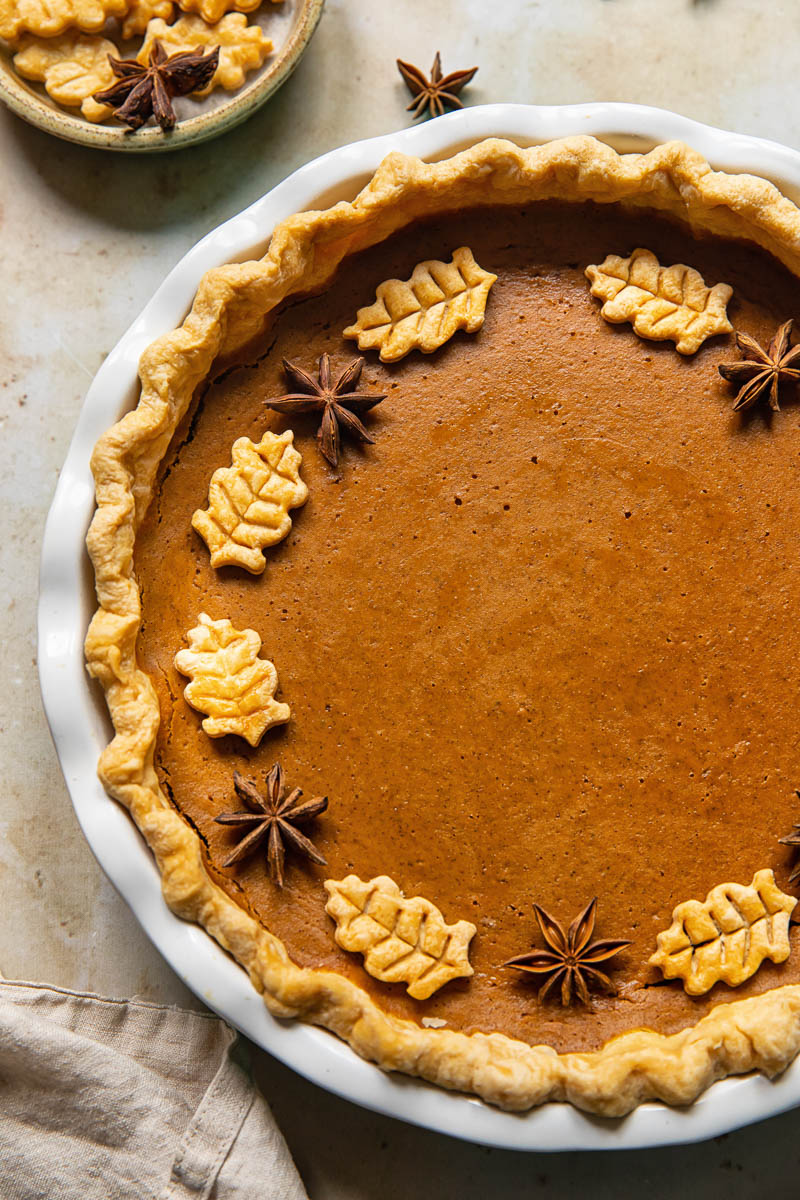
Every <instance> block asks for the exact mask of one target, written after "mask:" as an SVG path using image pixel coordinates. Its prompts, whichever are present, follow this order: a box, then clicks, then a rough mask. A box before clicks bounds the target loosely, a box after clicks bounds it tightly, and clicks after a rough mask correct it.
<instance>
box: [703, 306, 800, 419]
mask: <svg viewBox="0 0 800 1200" xmlns="http://www.w3.org/2000/svg"><path fill="white" fill-rule="evenodd" d="M793 324H794V322H793V321H786V322H785V323H784V324H783V325H781V327H780V329H779V330H778V331H777V333H776V334H775V336H774V338H773V339H772V341H771V342H770V344H769V348H768V349H767V350H764V349H762V347H761V346H759V344H758V342H757V341H756V340H755V338H751V337H750V335H749V334H747V333H737V334H736V345H737V346H738V347H739V349H740V350H741V352H742V354H743V355H745V358H744V359H743V360H742V362H737V363H723V364H722V366H720V367H719V368H718V369H719V373H720V375H721V376H722V378H723V379H727V380H728V381H729V382H730V383H735V384H738V385H740V386H741V385H742V384H744V387H742V388H741V391H740V392H739V394H738V395H737V397H736V403H735V404H734V406H733V411H734V412H741V411H744V409H747V408H751V407H752V405H754V404H755V402H756V401H757V400H760V399H761V397H762V396H768V397H769V406H770V408H771V409H772V410H773V412H779V411H780V404H779V403H778V389H779V387H780V385H781V384H782V383H794V384H796V383H797V381H798V380H799V379H800V346H790V344H789V342H790V337H791V333H792V325H793Z"/></svg>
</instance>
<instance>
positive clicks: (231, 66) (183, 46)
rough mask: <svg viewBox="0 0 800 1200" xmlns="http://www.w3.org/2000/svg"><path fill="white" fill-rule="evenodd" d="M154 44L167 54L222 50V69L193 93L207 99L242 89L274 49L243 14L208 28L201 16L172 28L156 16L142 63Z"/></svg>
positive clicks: (182, 20) (190, 16)
mask: <svg viewBox="0 0 800 1200" xmlns="http://www.w3.org/2000/svg"><path fill="white" fill-rule="evenodd" d="M126 2H127V0H126ZM155 41H159V42H160V43H161V45H162V46H163V47H164V49H165V50H166V51H167V53H168V54H179V53H181V52H184V51H185V52H188V51H190V50H191V51H195V52H196V53H199V51H200V50H201V48H203V47H212V48H217V47H218V48H219V66H218V67H217V70H216V71H215V73H214V76H213V78H212V79H211V81H210V82H209V83H208V84H207V85H206V86H205V87H202V88H200V89H199V90H198V91H196V92H194V95H195V96H207V95H208V93H209V92H213V91H215V90H216V89H217V88H224V89H225V90H226V91H229V92H230V91H235V90H236V88H240V87H241V86H242V84H243V83H244V80H245V76H246V75H247V73H248V71H254V70H255V69H256V67H260V66H261V64H262V63H263V61H264V59H265V58H266V57H267V56H268V55H269V54H271V53H272V48H273V47H272V40H271V39H270V38H268V37H267V35H266V34H265V33H264V30H263V29H262V28H261V26H260V25H248V23H247V17H246V16H245V15H244V13H240V12H232V13H228V14H227V15H226V16H224V17H223V18H222V20H221V21H217V23H216V25H207V24H206V23H205V21H204V20H203V19H202V17H197V16H195V15H194V14H192V13H188V14H187V15H185V16H181V17H178V20H177V21H175V22H174V23H173V24H172V25H168V24H167V23H166V21H162V20H159V18H158V17H156V18H155V20H153V21H151V22H150V24H149V25H148V26H147V33H146V34H145V39H144V44H143V45H142V48H141V50H140V51H139V53H138V55H137V57H138V59H139V62H140V63H147V62H149V60H150V52H151V50H152V48H153V43H154V42H155Z"/></svg>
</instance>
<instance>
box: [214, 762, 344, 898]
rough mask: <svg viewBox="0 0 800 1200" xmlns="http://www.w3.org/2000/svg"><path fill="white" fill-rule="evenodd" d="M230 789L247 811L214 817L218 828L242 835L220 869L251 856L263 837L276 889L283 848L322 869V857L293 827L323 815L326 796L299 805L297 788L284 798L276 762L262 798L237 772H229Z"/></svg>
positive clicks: (280, 883)
mask: <svg viewBox="0 0 800 1200" xmlns="http://www.w3.org/2000/svg"><path fill="white" fill-rule="evenodd" d="M233 786H234V788H235V789H236V794H237V796H238V797H239V799H240V800H242V801H244V803H245V804H246V805H247V807H248V809H249V810H250V811H249V812H227V813H220V814H219V816H218V817H215V818H214V820H215V821H216V822H217V824H218V825H235V826H236V827H237V828H238V829H241V830H242V831H243V832H244V833H245V834H246V836H245V837H243V838H242V840H241V842H239V845H238V846H237V847H236V849H235V850H234V851H233V853H232V854H230V855H228V857H227V858H226V859H225V861H224V863H223V864H222V865H223V867H232V866H233V865H234V864H235V863H238V862H240V861H241V860H242V859H243V858H246V857H247V856H248V855H249V854H252V853H253V851H254V850H257V849H258V847H259V846H260V845H261V843H262V842H263V841H264V839H265V838H267V839H268V842H267V865H268V867H269V874H270V878H271V879H272V881H273V883H275V884H276V885H277V886H278V887H279V888H282V887H283V864H284V860H285V858H286V846H287V845H288V846H289V847H290V848H291V849H293V850H297V851H298V852H299V853H300V854H303V855H305V857H306V858H310V859H311V861H312V862H315V863H319V864H320V865H321V866H325V864H326V860H325V858H323V856H322V855H321V854H320V853H319V851H318V850H317V849H316V848H315V846H314V845H313V843H312V842H310V841H309V839H308V838H307V837H306V836H305V834H303V833H301V832H300V830H299V829H296V828H295V826H296V825H301V824H302V823H303V822H304V821H310V820H312V819H313V818H314V817H318V816H319V815H320V813H323V812H325V809H326V808H327V807H328V798H327V796H316V797H315V798H314V799H313V800H305V801H303V803H302V804H301V803H300V797H301V796H302V794H303V793H302V791H301V789H300V788H293V790H292V791H291V792H289V794H288V796H284V794H283V792H284V784H283V770H282V768H281V767H280V766H279V764H278V763H275V766H274V767H273V768H272V770H271V771H270V772H269V774H268V775H267V786H266V794H265V795H264V796H262V795H261V794H260V792H259V790H258V788H257V787H256V785H255V784H254V783H253V782H252V781H251V780H249V779H245V778H244V776H242V775H240V774H239V772H238V771H234V773H233Z"/></svg>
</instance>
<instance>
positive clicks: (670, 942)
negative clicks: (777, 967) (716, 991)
mask: <svg viewBox="0 0 800 1200" xmlns="http://www.w3.org/2000/svg"><path fill="white" fill-rule="evenodd" d="M796 904H797V900H796V898H795V897H794V896H787V895H786V893H785V892H782V891H781V890H780V888H779V887H778V885H777V884H776V882H775V876H774V875H773V873H772V871H769V870H763V871H757V872H756V874H755V875H754V876H753V882H752V883H751V884H750V885H749V886H745V885H744V884H741V883H721V884H719V885H718V886H717V887H715V888H712V889H711V891H710V892H709V893H708V895H707V896H706V898H705V901H704V902H703V903H702V904H701V903H700V901H699V900H686V901H684V903H683V904H679V905H678V906H677V907H676V908H675V909H674V911H673V913H672V924H671V925H670V927H669V929H666V930H664V932H663V933H660V934H659V935H658V938H657V939H656V941H657V945H658V950H657V951H656V953H655V954H653V955H652V956H651V958H650V962H651V963H652V965H653V966H655V967H658V968H659V969H660V970H661V972H662V974H663V975H664V978H665V979H678V978H680V979H682V980H683V986H684V989H685V991H687V992H688V993H689V995H690V996H702V995H704V993H705V992H707V991H709V989H710V988H712V987H713V986H714V984H715V983H717V982H718V981H720V980H721V981H722V982H723V983H727V984H728V985H729V986H730V987H738V985H739V984H740V983H744V982H745V980H746V979H749V978H750V976H751V975H754V974H755V973H756V971H757V970H758V968H759V967H760V966H761V964H762V962H763V961H764V959H765V958H769V959H771V960H772V962H775V963H782V962H785V961H786V959H787V958H788V957H789V949H790V947H789V917H790V916H791V914H792V912H793V911H794V907H795V905H796Z"/></svg>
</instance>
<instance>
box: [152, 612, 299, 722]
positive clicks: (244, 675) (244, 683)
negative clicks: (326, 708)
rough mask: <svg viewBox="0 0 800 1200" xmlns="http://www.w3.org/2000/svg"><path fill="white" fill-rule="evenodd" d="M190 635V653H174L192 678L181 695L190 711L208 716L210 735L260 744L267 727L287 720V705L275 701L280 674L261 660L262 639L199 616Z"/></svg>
mask: <svg viewBox="0 0 800 1200" xmlns="http://www.w3.org/2000/svg"><path fill="white" fill-rule="evenodd" d="M187 637H188V639H189V649H188V650H180V651H179V652H178V653H177V654H176V655H175V666H176V668H177V669H178V670H179V671H180V673H181V674H182V675H189V676H190V677H191V680H192V682H191V683H189V684H187V685H186V687H185V688H184V692H183V694H184V696H185V697H186V700H187V702H188V703H189V704H191V706H192V708H196V709H198V711H199V712H203V713H207V714H208V715H207V717H206V719H205V720H204V721H203V729H204V730H205V732H206V733H207V734H208V736H209V737H212V738H217V737H225V735H226V734H228V733H236V734H238V735H239V737H242V738H244V739H245V741H247V742H249V743H250V745H251V746H257V745H258V743H259V742H260V741H261V738H262V737H263V735H264V734H265V733H266V731H267V730H268V729H271V728H272V726H273V725H284V724H285V723H286V722H287V721H288V720H289V717H290V715H291V714H290V711H289V705H288V704H279V703H278V701H277V700H275V698H274V697H275V689H276V687H277V686H278V672H277V671H276V670H275V667H274V666H273V664H272V663H271V662H269V660H268V659H266V658H259V657H258V652H259V650H260V649H261V638H260V637H259V636H258V634H257V633H256V632H255V630H254V629H235V628H234V627H233V625H232V624H231V622H230V621H229V620H227V619H225V620H222V621H212V620H211V618H210V617H209V616H206V614H205V613H201V614H200V616H199V617H198V624H197V625H196V626H195V628H194V629H190V630H189V633H188V634H187Z"/></svg>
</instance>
